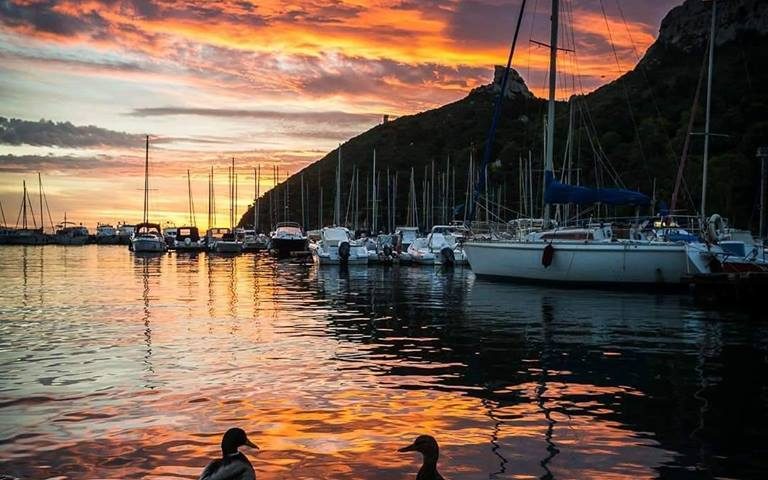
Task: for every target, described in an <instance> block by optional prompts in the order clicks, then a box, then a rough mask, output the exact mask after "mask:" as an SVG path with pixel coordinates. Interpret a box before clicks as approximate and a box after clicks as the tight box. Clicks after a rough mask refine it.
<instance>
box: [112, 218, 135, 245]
mask: <svg viewBox="0 0 768 480" xmlns="http://www.w3.org/2000/svg"><path fill="white" fill-rule="evenodd" d="M135 231H136V225H128V224H126V223H118V224H117V242H118V243H119V244H120V245H130V244H131V237H133V233H134V232H135Z"/></svg>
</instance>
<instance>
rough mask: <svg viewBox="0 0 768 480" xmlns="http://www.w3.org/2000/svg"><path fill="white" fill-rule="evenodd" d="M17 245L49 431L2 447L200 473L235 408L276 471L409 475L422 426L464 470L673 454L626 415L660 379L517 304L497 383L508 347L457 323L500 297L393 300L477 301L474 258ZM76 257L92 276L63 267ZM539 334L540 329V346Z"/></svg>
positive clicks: (512, 474)
mask: <svg viewBox="0 0 768 480" xmlns="http://www.w3.org/2000/svg"><path fill="white" fill-rule="evenodd" d="M14 251H15V250H14ZM8 252H11V250H3V251H2V252H0V265H2V266H3V268H4V269H6V271H13V272H15V273H18V275H13V276H11V277H9V279H10V282H9V283H8V285H7V288H6V289H4V290H3V292H2V293H0V302H1V303H0V304H2V305H3V307H2V308H3V309H4V310H3V311H4V312H8V313H4V317H6V318H9V319H10V320H4V322H5V324H6V328H7V329H9V330H7V331H8V332H11V333H10V334H9V335H8V336H7V337H6V341H8V342H11V343H10V345H23V346H24V348H25V351H26V350H28V351H29V352H32V353H30V354H29V355H33V356H34V358H35V359H36V361H33V362H28V363H27V364H26V368H25V370H24V374H23V376H20V375H21V374H20V372H21V370H18V371H14V373H8V372H7V371H6V372H5V373H3V375H4V377H3V379H4V381H7V384H9V385H16V384H17V382H23V392H24V396H25V398H27V399H26V400H24V399H22V400H19V399H18V395H19V393H18V391H2V393H0V413H2V415H3V416H4V418H15V419H17V420H16V422H18V423H16V425H15V427H14V429H15V430H23V431H24V432H26V433H28V434H29V436H27V437H24V438H21V437H18V438H15V437H14V438H15V439H14V440H12V441H10V442H9V443H6V444H4V445H2V446H0V456H2V457H6V458H7V457H9V456H11V457H12V458H13V459H14V462H15V463H16V464H17V465H18V464H21V465H27V466H29V467H30V468H31V469H32V471H34V472H37V474H39V476H43V475H47V473H46V471H45V469H44V468H42V467H40V465H45V464H48V465H52V464H55V465H60V466H61V467H60V468H61V469H62V470H63V471H66V472H70V473H71V472H81V475H82V476H84V477H89V478H90V477H100V478H106V477H108V478H138V477H143V478H169V477H176V478H178V477H181V478H196V476H197V475H198V474H199V472H200V469H201V468H202V466H203V465H204V464H205V463H206V461H207V460H208V459H211V458H214V457H216V456H217V455H218V454H219V453H218V452H219V451H218V448H219V446H218V445H219V441H220V436H221V434H222V432H223V431H225V430H226V429H227V428H229V427H231V426H234V425H237V426H241V427H242V428H244V429H246V430H247V431H248V433H249V435H250V436H251V438H252V439H253V440H254V441H255V442H256V443H257V444H258V445H259V446H260V447H261V449H262V450H261V452H259V453H256V452H251V451H248V450H247V449H244V452H245V453H246V454H247V455H248V456H249V457H250V458H251V460H252V462H253V463H254V466H255V468H256V470H257V472H258V474H259V478H285V477H286V476H290V477H291V478H299V479H317V478H343V479H360V478H385V477H386V478H407V476H408V475H413V473H414V472H415V471H416V469H417V468H418V463H419V461H420V459H419V457H418V455H416V454H398V453H396V449H397V448H399V447H402V446H405V445H407V444H409V443H410V442H411V441H412V440H413V438H415V436H416V435H418V434H421V433H431V434H433V435H435V436H437V437H438V439H439V441H440V445H441V461H440V465H441V468H442V469H443V470H444V471H445V472H451V474H452V475H451V477H452V478H462V476H466V477H467V478H479V477H483V478H484V477H487V476H488V475H489V473H491V472H496V471H498V469H499V468H500V463H501V462H502V458H503V459H505V461H506V463H505V464H504V465H505V467H504V468H505V471H506V474H505V475H506V476H503V475H502V476H499V478H538V477H540V476H541V475H542V474H543V467H542V466H541V463H542V462H544V461H545V459H547V460H546V463H545V465H546V467H547V468H548V469H549V470H550V471H551V472H553V474H554V475H555V476H556V478H590V477H591V478H597V477H600V478H616V479H619V478H647V477H651V476H654V475H655V474H656V471H655V468H656V466H658V465H661V464H663V463H664V462H667V461H669V459H670V458H671V456H672V453H670V452H669V451H668V450H666V449H664V448H663V447H662V446H661V445H660V444H659V443H658V442H657V441H656V440H655V438H654V434H653V433H652V432H647V431H645V430H642V429H638V426H637V425H629V424H627V422H626V420H627V419H628V417H627V416H626V415H625V412H624V411H623V410H624V409H625V408H627V406H626V405H628V404H630V403H631V402H635V401H644V399H645V398H646V393H645V392H643V391H642V390H640V389H639V388H637V387H632V386H622V384H621V383H611V384H602V385H601V384H593V383H588V382H585V381H583V380H579V378H583V377H580V375H583V368H584V367H582V366H581V365H580V364H579V363H574V364H572V365H571V368H568V369H565V368H561V367H560V366H559V365H560V364H559V363H557V362H558V361H557V360H556V359H548V357H546V356H541V355H539V354H534V355H533V356H529V355H524V356H523V357H520V358H517V357H516V356H514V355H517V354H518V353H519V352H516V351H515V350H514V349H515V348H516V343H515V342H516V341H518V339H517V337H516V335H515V334H514V332H510V331H507V328H508V326H509V325H513V324H510V323H509V322H510V321H513V320H506V319H505V320H502V323H489V324H487V327H488V328H489V329H490V330H488V331H494V330H495V333H494V335H495V338H497V339H498V341H501V339H505V340H504V341H506V342H509V343H507V344H506V345H507V347H506V351H509V352H513V355H512V356H505V357H504V362H503V363H508V364H509V366H510V370H509V371H508V372H506V373H505V372H497V373H496V374H494V375H495V376H493V377H490V378H488V380H487V381H488V382H489V384H492V386H491V385H486V384H485V383H484V382H486V380H480V379H478V378H477V375H479V374H481V373H480V372H489V374H490V372H491V371H493V370H494V369H498V368H499V366H498V365H497V364H495V362H488V363H486V364H484V366H483V367H482V368H481V370H480V371H477V370H476V369H477V368H478V366H477V365H474V363H475V360H474V357H475V355H474V353H472V352H474V351H476V349H478V348H480V350H483V349H484V348H487V349H488V350H487V351H485V353H483V352H481V353H483V354H486V353H490V354H492V355H493V351H494V350H493V349H494V348H495V347H494V346H493V345H487V346H486V347H480V346H477V345H476V344H475V343H474V340H473V341H472V342H473V343H470V345H473V347H472V349H471V350H470V351H468V352H467V353H466V354H463V353H461V349H462V344H461V343H455V341H456V337H455V335H458V334H459V330H457V329H460V328H469V329H471V331H472V335H473V338H474V337H479V338H482V337H483V336H484V335H486V334H487V333H488V332H487V331H484V330H482V328H484V327H483V325H484V322H488V321H490V319H492V318H494V317H495V315H490V316H489V315H488V314H483V313H477V314H474V316H467V317H465V316H464V315H465V314H463V313H461V311H460V310H455V311H453V315H454V316H455V318H452V319H451V320H450V322H453V326H452V327H450V328H452V329H453V332H452V333H451V332H447V331H444V330H439V329H435V328H437V327H438V326H439V325H440V322H441V321H442V320H440V319H439V317H434V318H433V317H427V318H413V319H410V320H407V319H406V318H405V317H403V312H402V311H400V310H399V309H398V307H394V306H395V305H397V303H392V304H388V302H389V301H393V302H398V301H400V300H397V298H396V296H395V295H397V294H400V293H402V294H404V295H406V296H407V297H406V298H408V299H413V300H412V301H414V302H416V303H415V304H427V305H428V304H434V305H438V304H441V303H442V298H443V295H444V294H445V292H452V293H451V298H452V301H454V302H463V300H462V296H463V295H465V294H466V292H465V291H464V290H462V288H463V287H461V286H463V285H465V284H466V282H467V277H466V274H465V273H461V272H458V273H457V274H456V275H445V274H442V273H440V272H438V271H437V270H435V271H434V272H432V271H430V272H427V271H423V270H419V269H402V270H401V271H400V272H398V275H400V276H401V278H400V279H399V280H397V284H396V285H398V287H397V290H393V291H391V292H390V291H386V290H384V289H383V285H384V284H385V283H386V282H384V279H385V278H390V277H387V276H386V275H385V274H384V273H383V272H384V271H383V270H379V269H370V270H369V269H350V271H348V272H344V271H340V270H338V269H332V268H331V269H324V270H320V269H316V268H314V267H309V266H302V265H291V264H281V265H276V264H274V263H273V262H271V261H269V260H267V259H266V258H259V257H253V256H238V257H217V256H205V255H200V256H195V255H183V254H177V255H163V256H159V257H148V258H139V257H135V258H134V257H132V256H130V255H129V254H128V253H127V252H125V250H124V249H123V248H112V249H111V248H109V247H106V248H104V247H102V248H99V247H96V246H89V247H84V248H80V249H66V248H61V247H45V248H44V249H31V248H30V249H26V252H27V253H26V255H24V256H21V255H5V253H8ZM73 269H76V271H78V272H80V279H81V280H80V282H78V283H72V282H71V281H70V280H69V277H67V276H65V275H63V272H65V271H72V270H73ZM393 275H394V274H393ZM42 279H44V281H45V283H42V281H41V280H42ZM383 282H384V283H383ZM428 284H431V285H433V288H431V289H430V288H426V285H428ZM440 284H442V285H441V286H440V287H437V285H440ZM41 285H45V288H41ZM495 288H502V287H500V286H499V287H495ZM374 289H375V290H376V294H375V295H378V298H379V299H378V300H377V303H375V304H374V305H373V310H369V308H370V307H371V303H370V302H371V300H370V297H369V295H373V293H371V292H373V291H374ZM94 292H98V295H94ZM390 293H391V294H392V296H391V297H390ZM491 293H492V292H491ZM525 298H526V299H527V300H528V301H532V302H534V303H538V304H539V308H541V303H542V302H543V301H546V299H544V300H543V299H542V297H535V296H532V295H530V294H525ZM545 298H546V297H545ZM388 299H391V300H388ZM477 300H479V298H478V299H477ZM388 305H390V306H388ZM459 305H461V304H459ZM476 305H478V307H479V312H482V302H476ZM499 305H500V306H503V305H506V304H503V305H502V304H499ZM530 311H531V309H528V312H529V313H528V314H527V315H526V318H530ZM27 312H38V313H35V314H34V315H29V314H28V313H27ZM384 312H388V313H387V314H386V315H385V314H384ZM608 315H611V314H610V313H608ZM421 316H423V315H421ZM374 319H375V321H373V320H374ZM31 321H32V322H34V325H35V327H34V328H33V329H29V328H25V329H23V330H18V329H17V325H20V324H25V325H27V324H28V323H29V322H31ZM536 321H538V320H536ZM8 322H10V323H8ZM25 322H26V323H25ZM405 322H408V323H407V324H406V323H405ZM372 324H375V325H376V327H375V328H376V329H377V331H378V332H379V333H376V331H374V332H372V331H370V330H368V329H369V328H371V326H372ZM64 325H66V328H64ZM477 329H480V330H477ZM409 332H410V333H409ZM20 335H21V336H23V341H22V340H21V338H20ZM529 335H530V336H529V338H528V339H527V340H526V343H524V344H523V345H524V346H527V347H530V348H532V349H533V351H534V352H535V351H537V348H538V347H537V346H536V345H537V344H536V341H537V340H536V334H535V332H534V331H533V330H532V331H531V332H529ZM12 348H13V347H12ZM550 348H555V347H550ZM618 348H619V347H618V346H616V345H614V346H613V349H612V351H616V350H617V349H618ZM44 350H45V351H44ZM12 351H13V350H12ZM18 355H21V353H18ZM492 358H495V359H496V361H501V360H502V358H500V357H498V356H493V357H492ZM598 358H601V359H602V358H607V359H608V360H600V362H602V361H620V360H621V359H622V358H623V356H616V355H611V356H608V357H605V356H603V355H602V354H600V355H599V356H598ZM595 365H601V364H600V363H597V364H595ZM515 379H518V380H515ZM478 380H479V381H478ZM5 437H10V435H6V436H5ZM492 442H493V443H492ZM548 442H549V443H548ZM550 444H551V445H554V446H555V447H556V449H557V451H558V452H557V454H556V455H551V454H550V452H549V451H548V446H549V445H550ZM549 457H551V458H549ZM78 465H84V467H79V466H78ZM387 475H389V477H387Z"/></svg>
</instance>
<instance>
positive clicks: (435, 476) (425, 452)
mask: <svg viewBox="0 0 768 480" xmlns="http://www.w3.org/2000/svg"><path fill="white" fill-rule="evenodd" d="M398 452H419V453H421V455H422V457H423V458H424V462H423V463H422V465H421V468H420V469H419V473H418V474H417V475H416V480H445V479H444V478H443V477H442V476H441V475H440V474H439V473H438V472H437V458H438V457H439V456H440V447H439V446H438V445H437V440H435V437H432V436H430V435H419V436H418V437H416V440H414V442H413V443H412V444H410V445H408V446H407V447H403V448H401V449H400V450H398Z"/></svg>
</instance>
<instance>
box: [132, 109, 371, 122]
mask: <svg viewBox="0 0 768 480" xmlns="http://www.w3.org/2000/svg"><path fill="white" fill-rule="evenodd" d="M129 115H131V116H134V117H156V116H168V115H195V116H204V117H224V118H230V117H245V118H257V119H262V120H295V121H306V122H327V123H332V124H336V125H342V124H346V125H349V124H360V123H370V122H371V121H376V120H378V118H379V116H378V115H372V114H367V113H349V112H338V111H324V112H312V111H306V112H280V111H276V110H247V109H229V108H187V107H152V108H137V109H135V110H133V111H132V112H130V113H129Z"/></svg>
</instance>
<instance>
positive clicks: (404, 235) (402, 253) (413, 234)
mask: <svg viewBox="0 0 768 480" xmlns="http://www.w3.org/2000/svg"><path fill="white" fill-rule="evenodd" d="M417 238H419V228H418V227H397V228H396V229H395V244H394V247H395V253H396V254H397V260H398V262H400V263H410V262H411V261H412V260H413V259H412V258H411V255H410V254H409V253H408V247H410V246H411V244H412V243H413V242H415V241H416V239H417Z"/></svg>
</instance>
